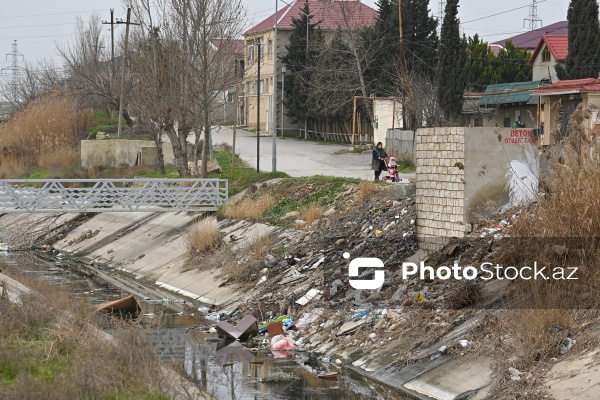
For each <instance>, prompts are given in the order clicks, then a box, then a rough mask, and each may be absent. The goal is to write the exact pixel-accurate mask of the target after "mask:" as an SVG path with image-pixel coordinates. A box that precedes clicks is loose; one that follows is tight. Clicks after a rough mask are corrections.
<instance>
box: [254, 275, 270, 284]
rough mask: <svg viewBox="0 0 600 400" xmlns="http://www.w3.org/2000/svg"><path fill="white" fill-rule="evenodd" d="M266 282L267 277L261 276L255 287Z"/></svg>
mask: <svg viewBox="0 0 600 400" xmlns="http://www.w3.org/2000/svg"><path fill="white" fill-rule="evenodd" d="M266 281H267V277H266V276H263V277H261V278H260V279H259V280H258V282H257V283H256V285H257V286H258V285H260V284H261V283H265V282H266Z"/></svg>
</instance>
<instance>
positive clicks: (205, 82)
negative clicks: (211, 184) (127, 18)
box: [133, 0, 245, 177]
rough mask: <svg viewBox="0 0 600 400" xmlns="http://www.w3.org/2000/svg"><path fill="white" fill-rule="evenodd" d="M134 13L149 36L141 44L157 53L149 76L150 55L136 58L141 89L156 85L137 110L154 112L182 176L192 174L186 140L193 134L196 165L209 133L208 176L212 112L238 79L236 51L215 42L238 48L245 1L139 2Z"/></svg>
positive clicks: (204, 168) (206, 146) (204, 159)
mask: <svg viewBox="0 0 600 400" xmlns="http://www.w3.org/2000/svg"><path fill="white" fill-rule="evenodd" d="M133 15H134V18H135V19H136V20H137V22H139V23H141V24H142V26H143V28H144V29H143V31H144V32H146V35H147V37H146V38H141V40H145V41H146V43H148V38H152V40H150V41H149V42H150V44H151V46H149V47H146V50H147V51H149V52H151V54H152V56H151V58H152V60H151V61H152V65H153V67H152V68H150V71H149V72H150V74H149V75H148V74H147V75H144V73H143V72H144V71H145V72H148V69H149V67H148V65H150V64H149V63H148V62H145V61H143V60H147V57H149V56H148V55H144V54H141V53H143V52H140V54H137V55H135V56H134V57H139V58H138V60H137V61H136V65H137V66H138V69H137V72H139V74H140V75H139V78H138V82H139V83H140V87H141V88H144V87H145V88H146V89H148V88H149V87H152V89H151V90H150V92H151V93H150V94H151V95H150V96H148V97H145V96H144V98H142V96H138V100H137V101H138V103H139V106H138V107H143V108H144V109H146V110H151V109H153V110H154V112H153V116H152V117H151V118H152V119H154V120H155V121H156V124H157V125H158V126H160V127H161V128H162V130H163V131H164V132H165V133H166V134H167V135H168V137H169V140H170V141H171V144H172V146H173V152H174V155H175V159H176V167H177V170H178V171H179V173H180V175H182V176H186V175H187V138H188V136H189V134H190V133H191V132H194V142H193V143H194V152H193V154H194V161H195V162H194V165H197V162H196V161H197V153H198V151H197V147H198V144H199V142H200V137H201V133H202V132H204V146H203V152H202V153H203V157H202V171H201V174H202V176H203V177H206V176H207V159H208V154H209V152H210V148H209V145H210V132H211V119H212V114H213V111H214V110H215V109H216V108H217V107H218V98H219V97H220V96H222V93H223V92H224V91H225V89H226V88H227V87H229V86H231V85H232V83H233V82H234V80H235V64H234V61H233V58H232V56H233V52H232V47H231V46H227V45H224V46H214V45H213V44H212V41H213V40H215V39H218V40H220V41H221V43H231V44H233V41H234V40H235V39H236V38H238V37H240V35H241V33H242V26H243V25H242V22H243V18H244V15H245V13H244V10H243V7H242V5H241V1H240V0H233V1H226V0H154V1H151V0H138V1H137V2H136V3H135V4H134V8H133ZM147 61H148V60H147ZM142 64H143V65H142ZM144 65H145V66H144ZM224 66H226V67H224ZM157 79H162V81H161V82H158V81H157ZM146 89H142V90H146Z"/></svg>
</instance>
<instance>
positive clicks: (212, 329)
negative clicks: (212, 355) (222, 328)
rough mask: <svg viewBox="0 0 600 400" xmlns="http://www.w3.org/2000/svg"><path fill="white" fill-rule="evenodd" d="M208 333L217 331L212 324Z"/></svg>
mask: <svg viewBox="0 0 600 400" xmlns="http://www.w3.org/2000/svg"><path fill="white" fill-rule="evenodd" d="M208 333H217V329H216V328H215V327H214V326H211V327H210V329H209V330H208Z"/></svg>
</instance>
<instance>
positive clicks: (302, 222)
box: [296, 219, 306, 225]
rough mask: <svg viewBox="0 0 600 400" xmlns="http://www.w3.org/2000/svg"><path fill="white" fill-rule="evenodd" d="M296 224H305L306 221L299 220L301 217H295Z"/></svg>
mask: <svg viewBox="0 0 600 400" xmlns="http://www.w3.org/2000/svg"><path fill="white" fill-rule="evenodd" d="M296 224H297V225H305V224H306V221H304V220H301V219H297V220H296Z"/></svg>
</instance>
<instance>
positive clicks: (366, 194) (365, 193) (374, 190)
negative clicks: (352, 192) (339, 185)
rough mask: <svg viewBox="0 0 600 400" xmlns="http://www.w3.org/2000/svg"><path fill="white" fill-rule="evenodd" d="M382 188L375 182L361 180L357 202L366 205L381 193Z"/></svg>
mask: <svg viewBox="0 0 600 400" xmlns="http://www.w3.org/2000/svg"><path fill="white" fill-rule="evenodd" d="M380 190H381V188H380V187H379V186H378V185H376V184H375V183H374V182H371V181H366V180H361V181H360V183H359V184H358V192H357V193H356V201H357V203H358V205H361V204H364V203H365V202H367V201H368V200H371V199H373V197H374V196H375V195H376V194H378V193H379V192H380Z"/></svg>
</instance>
